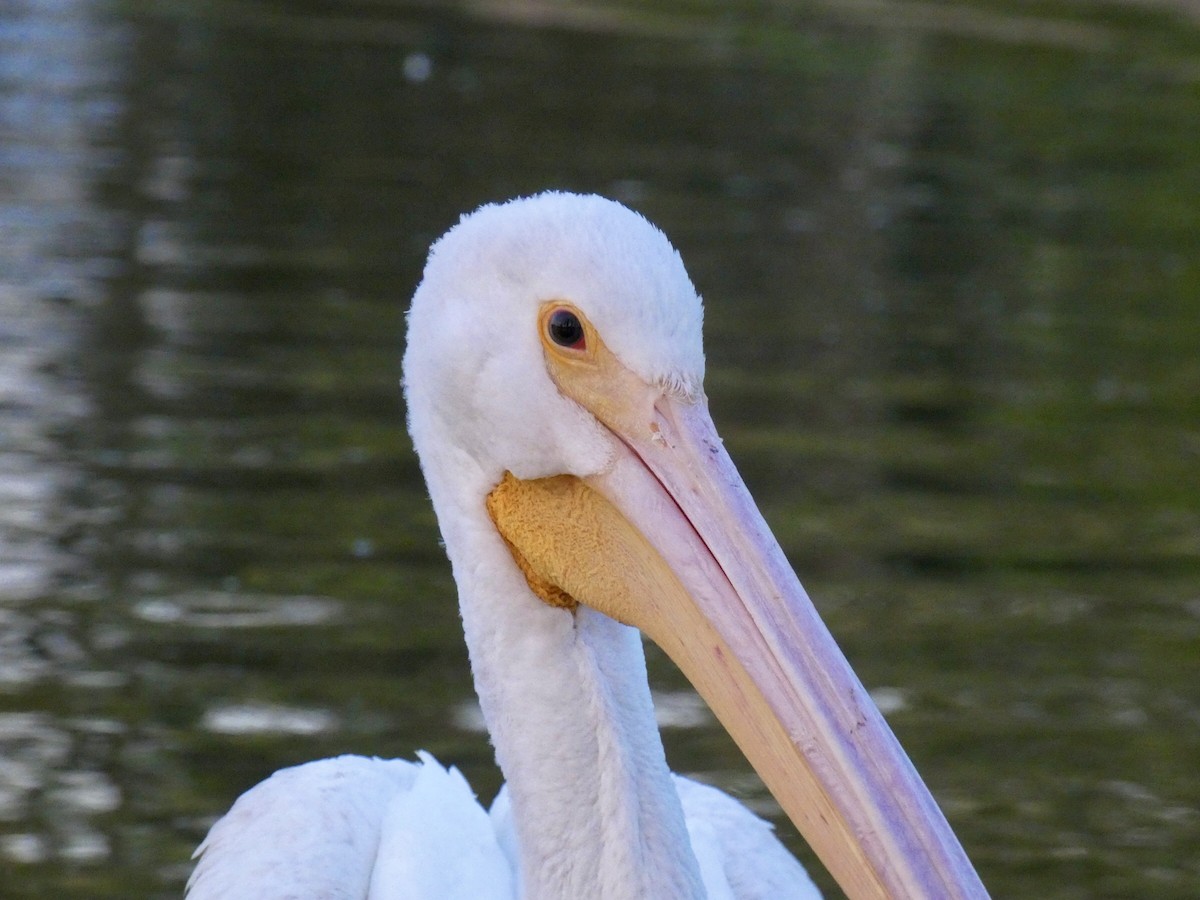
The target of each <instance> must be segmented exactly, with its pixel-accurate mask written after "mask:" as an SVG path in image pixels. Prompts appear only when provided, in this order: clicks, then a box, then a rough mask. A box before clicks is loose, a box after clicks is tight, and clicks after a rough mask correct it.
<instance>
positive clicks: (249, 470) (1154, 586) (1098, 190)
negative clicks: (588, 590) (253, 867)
mask: <svg viewBox="0 0 1200 900" xmlns="http://www.w3.org/2000/svg"><path fill="white" fill-rule="evenodd" d="M547 188H565V189H571V190H579V191H597V192H600V193H604V194H606V195H609V196H612V197H614V198H616V199H619V200H621V201H623V202H625V203H627V204H629V205H631V206H633V207H635V208H636V209H638V210H640V211H642V212H644V213H645V214H646V215H647V216H649V217H650V218H651V219H652V220H653V221H655V222H657V223H658V224H659V225H660V226H661V227H662V228H663V229H664V230H665V231H666V232H667V234H668V235H669V236H670V237H671V238H672V240H673V241H674V242H675V244H676V245H677V246H678V247H679V249H680V250H681V252H682V253H683V256H684V259H685V261H686V262H687V264H688V266H689V269H690V271H691V273H692V276H693V279H694V280H695V282H696V284H697V286H698V288H699V289H700V291H701V293H702V294H703V295H704V296H705V297H706V300H707V323H706V326H707V344H708V352H709V373H710V374H709V380H708V391H709V394H710V396H711V400H712V407H713V413H714V417H715V419H716V421H717V424H718V426H719V427H720V428H721V430H722V432H723V434H724V436H725V437H726V440H727V443H728V446H729V447H730V449H731V452H732V454H733V456H734V459H735V460H737V461H738V463H739V465H740V466H741V468H742V471H743V473H744V475H745V477H746V480H747V482H748V483H749V485H750V487H751V490H752V491H753V492H754V494H755V495H756V497H757V498H758V500H759V502H760V504H761V506H762V509H763V511H764V513H765V515H766V517H767V519H768V520H769V521H770V522H771V524H772V527H773V528H774V529H775V531H776V534H777V535H778V537H779V538H780V541H781V543H782V544H783V546H784V548H785V549H786V550H787V552H788V554H789V556H790V558H791V560H792V562H793V564H794V565H795V567H796V569H797V571H798V572H799V573H800V576H801V579H802V580H803V581H804V582H805V584H806V586H807V587H808V589H809V592H810V593H811V594H812V595H813V597H814V599H815V600H816V602H817V605H818V607H819V608H820V609H821V611H822V613H823V615H824V616H825V618H826V621H827V622H828V623H829V625H830V627H831V629H832V631H833V632H834V634H835V635H836V636H837V638H838V640H839V641H840V642H841V644H842V646H843V648H844V649H845V651H846V653H847V655H848V656H849V657H850V659H851V662H852V663H853V665H854V666H855V668H856V669H857V671H858V672H859V674H860V676H861V677H862V678H863V680H864V682H865V683H866V685H867V686H868V687H869V688H870V689H871V691H872V693H873V694H874V696H875V698H876V700H877V702H878V703H879V705H880V707H881V708H882V709H883V711H884V712H885V714H886V715H887V717H888V719H889V720H890V722H891V723H892V726H893V727H894V728H895V730H896V732H897V733H898V735H899V737H900V739H901V741H902V742H903V743H904V745H905V746H906V747H907V749H908V751H909V753H910V755H911V756H912V758H913V760H914V761H915V763H916V765H917V767H918V769H920V771H921V772H922V773H923V775H924V777H925V779H926V780H927V782H928V783H929V785H930V787H931V788H932V790H933V791H934V793H935V794H936V796H937V797H938V799H939V801H940V802H941V804H942V805H943V807H944V809H945V810H946V812H947V814H948V816H949V818H950V820H951V822H952V824H953V825H954V827H955V829H956V830H957V832H958V834H959V836H960V837H961V839H962V841H963V843H964V845H965V846H966V848H967V850H968V852H969V853H970V855H971V856H972V858H973V859H974V861H975V863H976V865H977V866H978V868H979V870H980V873H981V874H982V876H983V879H984V881H985V883H987V884H988V886H989V887H990V889H991V891H992V892H993V893H994V895H995V896H997V897H1042V898H1093V897H1112V898H1117V897H1133V896H1142V897H1155V898H1192V897H1196V896H1197V895H1198V894H1200V854H1198V853H1197V848H1198V847H1200V477H1198V475H1197V471H1198V468H1200V400H1198V399H1197V394H1198V390H1200V255H1198V252H1197V250H1198V248H1200V243H1198V239H1197V235H1198V234H1200V4H1197V3H1195V2H1188V0H1176V2H1166V0H1163V2H1150V0H1143V2H1125V3H1116V2H1087V3H1085V2H1078V0H1074V2H1072V0H1045V2H1038V3H1030V2H1022V0H974V2H972V0H960V2H933V0H826V2H794V3H775V4H771V3H718V2H715V0H664V2H658V3H644V2H643V3H638V2H632V0H630V2H612V3H606V2H600V0H595V2H585V3H580V4H568V3H559V2H552V0H525V2H513V3H508V2H501V0H494V2H488V0H478V2H474V0H463V2H458V3H453V2H446V3H440V4H439V3H431V2H429V3H407V2H402V0H338V2H334V0H295V2H289V0H192V2H185V0H146V2H141V0H139V2H136V3H135V2H132V0H0V897H4V898H26V897H28V898H32V897H39V898H40V897H47V896H52V897H56V898H108V897H153V898H167V897H179V896H180V894H181V892H182V887H183V883H184V880H185V879H186V876H187V873H188V871H189V870H190V864H189V861H188V857H189V855H190V854H191V852H192V849H193V848H194V847H195V845H196V844H197V843H198V842H199V841H200V839H201V838H202V837H203V835H204V833H205V831H206V829H207V827H208V825H209V824H210V823H211V822H212V821H213V819H214V818H215V817H216V816H217V815H218V814H219V813H220V812H221V811H223V810H224V809H226V808H227V807H228V806H229V804H230V803H231V802H232V800H233V799H234V798H235V797H236V796H237V795H238V794H239V793H240V792H241V791H243V790H244V789H246V788H247V787H249V786H250V785H251V784H253V783H255V782H256V781H258V780H260V779H261V778H263V777H264V776H266V775H267V774H268V773H269V772H271V771H272V770H274V769H276V768H278V767H280V766H284V765H289V764H293V763H296V762H300V761H302V760H306V759H312V758H316V757H320V756H325V755H330V754H337V753H343V752H358V753H367V754H379V755H383V756H409V757H411V754H412V752H413V751H414V750H415V749H417V748H426V749H428V750H431V751H433V752H434V753H435V754H437V755H438V756H439V757H440V758H441V759H442V760H444V761H445V762H447V763H452V764H454V765H457V766H459V767H460V768H461V769H462V770H463V771H464V773H465V774H466V775H467V776H468V778H469V779H470V780H471V782H472V784H473V785H474V786H475V787H476V789H477V790H478V791H479V793H480V795H481V798H482V799H483V800H484V801H485V802H489V801H490V799H491V797H492V796H493V794H494V793H495V791H496V789H497V787H498V784H499V774H498V772H497V771H496V770H495V768H494V766H493V764H492V760H491V752H490V749H489V746H488V743H487V739H486V736H485V735H484V734H483V733H482V731H481V729H480V724H479V716H478V711H477V708H476V707H475V704H474V700H473V694H472V689H471V682H470V676H469V672H468V668H467V661H466V655H465V651H464V649H463V646H462V640H461V634H460V630H459V625H458V620H457V608H456V604H455V600H454V588H453V584H452V582H451V579H450V575H449V567H448V565H447V563H446V562H445V560H444V558H443V555H442V551H441V550H440V548H439V546H438V538H437V532H436V526H435V523H434V521H433V516H432V513H431V510H430V508H429V506H428V503H427V500H426V497H425V493H424V487H423V485H422V482H421V479H420V475H419V472H418V469H417V465H416V461H415V459H414V457H413V455H412V451H411V448H410V445H409V441H408V437H407V435H406V433H405V430H404V427H403V407H402V403H401V400H400V397H399V391H398V388H397V379H398V375H399V357H400V353H401V350H402V347H403V339H404V319H403V311H404V309H405V307H406V305H407V302H408V298H409V297H410V296H411V293H412V290H413V288H414V287H415V285H416V283H417V282H418V280H419V277H420V271H421V266H422V262H423V259H424V254H425V252H426V250H427V248H428V245H429V243H430V241H431V240H432V239H433V238H435V237H436V236H437V235H439V234H440V233H441V232H443V231H444V230H445V229H446V228H448V227H449V226H450V225H452V224H453V223H454V222H455V221H456V220H457V217H458V216H459V215H460V214H461V213H463V212H465V211H468V210H470V209H472V208H474V207H475V206H477V205H479V204H480V203H482V202H485V201H489V200H498V199H504V198H507V197H511V196H513V195H517V194H524V193H530V192H535V191H539V190H543V189H547ZM649 653H650V666H651V671H652V677H653V681H654V688H655V692H656V698H657V702H658V706H659V711H660V715H661V718H662V724H663V726H664V735H665V740H666V743H667V750H668V756H669V757H670V759H671V761H672V764H673V766H674V767H675V768H676V769H678V770H681V771H683V772H686V773H689V774H691V775H693V776H694V777H697V778H700V779H703V780H706V781H710V782H712V783H715V784H718V785H720V786H721V787H723V788H725V789H727V790H730V791H732V792H733V793H735V794H736V795H738V796H739V797H742V798H743V799H745V800H746V802H748V803H750V804H751V805H752V806H753V807H754V808H755V809H757V810H759V811H760V812H762V813H763V814H764V815H767V816H771V817H774V818H775V820H776V821H777V822H778V823H779V827H780V829H781V833H782V834H783V835H784V837H785V840H787V841H788V843H789V845H790V846H792V847H793V848H794V849H795V850H796V851H797V852H798V853H799V854H801V855H802V856H803V858H805V860H806V861H807V863H808V864H809V865H810V868H812V869H813V870H814V872H815V873H816V876H817V878H818V880H819V881H820V882H821V883H822V884H823V885H824V886H825V887H827V888H830V889H831V891H832V890H833V889H832V886H831V885H830V882H829V880H828V878H827V876H826V875H825V874H824V872H823V871H822V870H821V869H820V867H819V864H817V863H816V862H815V861H813V860H812V858H811V856H810V855H809V854H808V851H807V849H806V848H805V847H804V846H803V844H802V843H801V842H800V840H799V839H798V838H797V837H796V835H795V833H794V831H793V830H792V828H791V826H790V825H788V824H787V823H786V822H785V821H784V820H783V819H782V818H781V817H780V816H779V814H778V809H777V808H776V807H775V806H774V804H773V801H772V800H771V798H770V796H769V795H768V794H767V793H766V792H765V791H764V789H763V788H762V786H761V784H760V783H759V782H758V781H757V779H756V777H755V776H754V775H753V773H752V772H751V770H750V769H749V768H748V767H747V765H746V764H745V763H744V762H743V760H742V758H741V756H740V754H739V753H738V751H737V750H736V748H735V747H734V746H733V745H732V743H731V742H730V741H729V739H728V738H727V737H726V736H725V734H724V732H723V731H721V729H720V728H719V726H717V725H716V724H715V723H714V722H713V720H712V719H711V717H710V716H709V715H708V714H707V712H706V711H705V709H704V707H703V705H702V704H701V703H700V702H699V701H698V700H697V699H696V698H695V697H694V695H693V694H692V693H691V692H690V688H688V687H687V684H686V682H685V681H684V680H683V679H682V677H681V676H680V675H679V674H678V673H677V672H676V671H675V670H674V669H673V668H672V667H671V665H670V664H669V663H668V662H666V661H665V660H664V659H663V658H662V657H661V656H660V655H659V653H658V652H657V651H656V650H654V649H653V648H650V650H649ZM834 895H835V896H836V894H834Z"/></svg>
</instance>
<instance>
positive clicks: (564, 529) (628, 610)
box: [487, 472, 682, 637]
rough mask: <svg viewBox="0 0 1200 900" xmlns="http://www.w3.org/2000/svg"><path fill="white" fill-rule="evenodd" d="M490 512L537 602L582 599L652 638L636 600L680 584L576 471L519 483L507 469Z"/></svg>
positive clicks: (491, 497) (574, 603) (570, 603)
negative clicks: (647, 633)
mask: <svg viewBox="0 0 1200 900" xmlns="http://www.w3.org/2000/svg"><path fill="white" fill-rule="evenodd" d="M487 510H488V515H489V516H491V519H492V522H493V524H495V526H496V530H497V531H498V532H500V535H501V537H503V538H504V541H505V543H506V544H508V548H509V550H510V551H511V552H512V555H513V559H514V560H515V561H516V563H517V565H518V566H519V567H520V569H521V572H522V573H523V574H524V575H525V580H526V582H527V583H528V584H529V588H530V590H532V591H533V592H534V593H535V594H536V595H537V596H538V597H539V598H541V599H542V601H544V602H545V603H547V604H549V605H550V606H557V607H562V608H565V609H570V610H575V609H576V608H578V606H579V604H580V603H584V604H586V605H588V606H590V607H592V608H593V609H596V610H599V611H600V612H602V613H604V614H605V615H607V616H610V617H611V618H614V619H616V620H617V621H619V622H622V623H624V624H626V625H635V626H637V627H640V628H642V629H643V630H646V631H648V632H649V633H650V634H651V637H656V636H657V635H655V634H654V632H655V631H657V630H658V629H656V628H654V627H653V624H654V623H653V622H651V621H647V612H648V610H647V608H646V606H645V604H643V603H639V602H638V601H639V600H641V599H642V598H644V597H646V596H654V593H652V592H658V593H659V594H660V595H661V594H662V593H664V592H669V591H671V589H672V587H674V589H675V590H681V589H682V586H681V585H679V584H678V580H677V579H676V578H675V575H674V573H673V572H671V570H670V568H669V567H668V566H667V564H666V561H665V560H663V558H662V557H661V556H660V555H659V553H658V551H656V550H655V549H654V548H653V547H652V546H650V544H649V542H648V541H647V540H646V539H645V538H644V537H643V536H642V534H641V532H639V531H638V530H637V529H636V528H634V527H633V526H632V525H631V524H630V523H629V520H628V519H626V518H625V516H624V515H623V514H622V513H621V511H620V510H618V509H617V508H616V507H615V506H614V505H613V504H612V503H610V502H609V501H608V500H607V499H606V498H605V497H604V496H602V495H601V494H600V493H599V492H598V491H596V490H595V489H594V488H592V487H590V486H589V485H588V484H586V483H585V482H584V481H583V480H581V479H579V478H576V477H575V476H573V475H555V476H551V477H549V478H535V479H530V480H522V479H520V478H517V477H516V476H515V475H513V474H512V473H511V472H505V473H504V478H503V479H502V480H501V481H500V483H499V484H498V485H496V487H494V488H493V489H492V491H491V493H489V494H488V496H487Z"/></svg>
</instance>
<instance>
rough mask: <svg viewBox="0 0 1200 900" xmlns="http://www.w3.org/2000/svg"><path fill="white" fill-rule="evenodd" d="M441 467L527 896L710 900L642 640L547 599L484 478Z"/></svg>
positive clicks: (466, 620)
mask: <svg viewBox="0 0 1200 900" xmlns="http://www.w3.org/2000/svg"><path fill="white" fill-rule="evenodd" d="M461 461H462V462H464V463H465V462H466V461H465V460H461ZM442 462H443V463H444V462H445V460H443V461H442ZM468 465H469V464H468ZM440 468H442V466H441V465H434V466H428V465H427V466H426V476H427V478H428V479H429V482H430V489H431V494H432V495H433V500H434V506H435V507H436V509H437V513H438V519H439V521H440V522H441V523H442V533H443V537H444V539H445V542H446V549H447V552H448V554H449V556H450V560H451V563H452V565H453V568H454V577H455V580H456V582H457V584H458V591H459V599H460V604H461V607H462V617H463V627H464V631H465V632H466V639H467V647H468V649H469V651H470V656H471V668H472V671H473V674H474V677H475V686H476V690H477V691H478V693H479V699H480V703H481V706H482V708H483V715H484V719H485V721H486V722H487V725H488V730H489V731H490V733H491V737H492V741H493V743H494V745H495V748H496V758H497V760H498V762H499V764H500V767H501V769H502V770H503V772H504V775H505V777H506V778H507V781H508V791H509V798H510V802H511V804H512V811H513V815H514V819H515V823H516V830H517V835H518V842H519V853H520V862H521V877H522V882H523V885H524V890H523V896H524V897H525V898H527V900H547V898H574V897H594V898H603V900H633V898H663V900H675V898H681V900H682V898H688V900H694V898H702V897H704V895H705V894H704V888H703V886H702V882H701V879H700V872H699V866H698V864H697V862H696V858H695V855H694V854H693V852H692V848H691V844H690V842H689V840H688V836H687V830H686V828H685V826H684V820H683V812H682V809H681V807H680V803H679V797H678V794H677V792H676V790H675V786H674V781H673V779H672V777H671V774H670V771H669V770H668V768H667V763H666V758H665V756H664V753H663V747H662V741H661V739H660V737H659V734H658V728H657V725H656V723H655V720H654V710H653V706H652V703H651V699H650V689H649V685H648V684H647V681H646V664H645V656H644V653H643V651H642V645H641V639H640V636H639V634H638V633H637V632H636V631H635V630H633V629H631V628H628V627H626V626H624V625H620V624H618V623H617V622H614V621H613V620H611V619H609V618H607V617H606V616H604V615H602V614H600V613H596V612H594V611H591V610H588V609H586V608H583V607H581V608H580V609H579V610H578V611H577V612H576V613H570V612H567V611H565V610H562V609H554V608H551V607H548V606H546V605H545V604H544V603H542V602H541V601H540V600H538V599H537V598H536V597H535V596H534V595H533V594H532V593H531V592H530V590H529V588H528V587H527V585H526V584H525V580H524V577H523V576H522V575H521V573H520V571H519V570H518V569H517V567H516V565H515V564H514V563H513V561H512V558H511V556H510V555H509V552H508V549H507V547H506V546H505V545H504V543H503V541H502V540H501V538H500V537H499V535H498V534H497V532H496V531H495V528H494V526H493V525H492V523H491V521H490V520H489V519H488V517H487V514H486V512H485V509H484V504H483V495H484V492H486V490H487V489H489V488H490V487H491V484H490V483H487V482H488V479H487V477H486V476H483V477H481V478H480V479H479V480H478V482H477V484H476V485H475V486H474V488H472V487H471V486H470V485H469V484H468V482H470V481H471V479H470V478H465V477H463V476H464V475H465V474H466V473H465V472H464V471H463V469H462V468H459V469H458V471H457V472H456V478H455V483H454V484H453V486H451V485H448V484H446V483H445V482H442V483H441V484H437V482H439V481H441V479H439V478H438V477H437V474H436V473H435V472H434V471H431V469H440ZM476 471H477V470H476ZM495 480H498V478H497V479H495ZM482 484H486V485H487V486H486V487H483V486H481V485H482Z"/></svg>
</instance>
